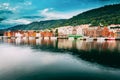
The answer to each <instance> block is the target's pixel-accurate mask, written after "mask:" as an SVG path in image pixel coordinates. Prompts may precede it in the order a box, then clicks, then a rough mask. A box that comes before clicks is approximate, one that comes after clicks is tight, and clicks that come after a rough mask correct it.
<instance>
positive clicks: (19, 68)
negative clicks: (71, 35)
mask: <svg viewBox="0 0 120 80" xmlns="http://www.w3.org/2000/svg"><path fill="white" fill-rule="evenodd" d="M0 80H120V41H82V40H65V39H62V40H39V39H33V40H20V39H16V40H11V39H5V40H0Z"/></svg>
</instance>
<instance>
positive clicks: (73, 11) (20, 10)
mask: <svg viewBox="0 0 120 80" xmlns="http://www.w3.org/2000/svg"><path fill="white" fill-rule="evenodd" d="M116 3H120V0H0V18H3V19H4V20H3V21H1V22H0V28H5V27H9V26H14V25H18V24H29V23H31V22H33V21H41V20H52V19H68V18H71V17H73V16H75V15H77V14H79V13H81V12H84V11H87V10H89V9H93V8H97V7H100V6H104V5H108V4H116Z"/></svg>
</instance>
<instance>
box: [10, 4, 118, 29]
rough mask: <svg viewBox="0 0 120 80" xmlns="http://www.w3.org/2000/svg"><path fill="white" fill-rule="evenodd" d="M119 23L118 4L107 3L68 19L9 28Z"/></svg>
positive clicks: (43, 27)
mask: <svg viewBox="0 0 120 80" xmlns="http://www.w3.org/2000/svg"><path fill="white" fill-rule="evenodd" d="M100 23H101V24H103V25H110V24H120V4H114V5H107V6H104V7H100V8H96V9H92V10H89V11H86V12H83V13H81V14H79V15H76V16H74V17H73V18H71V19H68V20H48V21H41V22H33V23H31V24H28V25H18V26H14V27H12V28H9V30H32V29H33V30H39V29H46V28H54V27H60V26H68V25H72V26H75V25H80V24H91V26H98V25H100Z"/></svg>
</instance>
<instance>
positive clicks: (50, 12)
mask: <svg viewBox="0 0 120 80" xmlns="http://www.w3.org/2000/svg"><path fill="white" fill-rule="evenodd" d="M39 12H40V15H41V16H43V17H45V20H51V19H69V18H71V17H73V16H75V15H77V14H79V13H81V12H82V11H75V12H67V13H62V12H57V11H54V9H53V8H46V9H43V10H40V11H39Z"/></svg>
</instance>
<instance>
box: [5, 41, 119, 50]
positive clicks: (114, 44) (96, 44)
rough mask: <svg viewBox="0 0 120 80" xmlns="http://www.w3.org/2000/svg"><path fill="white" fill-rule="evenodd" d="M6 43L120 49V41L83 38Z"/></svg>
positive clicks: (70, 47) (88, 48) (61, 47)
mask: <svg viewBox="0 0 120 80" xmlns="http://www.w3.org/2000/svg"><path fill="white" fill-rule="evenodd" d="M4 42H5V43H13V44H14V43H15V44H17V45H21V44H25V45H43V46H51V47H55V48H58V49H77V50H84V51H90V50H93V49H95V50H99V51H105V50H111V51H113V50H118V51H120V41H115V40H111V41H92V42H88V41H83V40H68V39H58V40H49V39H46V40H43V39H7V40H6V39H5V40H4Z"/></svg>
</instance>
